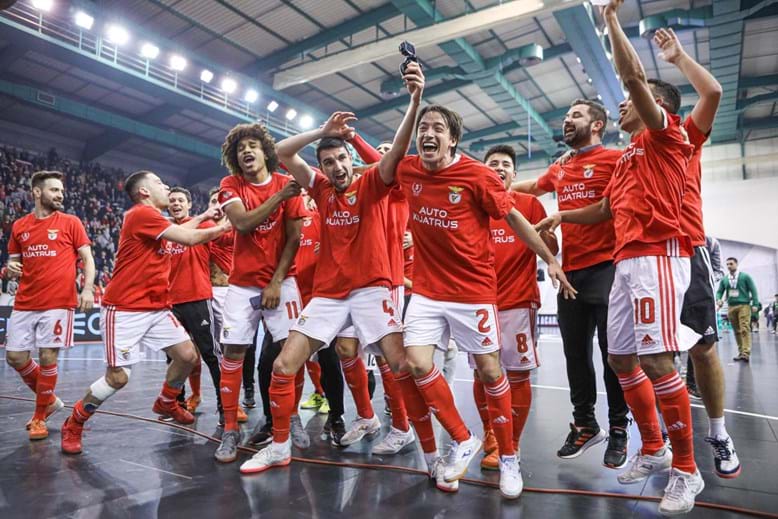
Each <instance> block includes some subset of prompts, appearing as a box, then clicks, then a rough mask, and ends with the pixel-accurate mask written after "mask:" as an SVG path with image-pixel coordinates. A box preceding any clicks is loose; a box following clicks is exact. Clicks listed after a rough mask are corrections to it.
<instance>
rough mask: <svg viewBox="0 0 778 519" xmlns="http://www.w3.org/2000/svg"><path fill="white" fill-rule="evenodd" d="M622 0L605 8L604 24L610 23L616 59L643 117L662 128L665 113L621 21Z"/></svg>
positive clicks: (612, 46) (651, 124)
mask: <svg viewBox="0 0 778 519" xmlns="http://www.w3.org/2000/svg"><path fill="white" fill-rule="evenodd" d="M623 3H624V0H611V2H610V4H608V5H606V6H605V7H604V8H603V9H602V13H603V18H605V24H606V25H607V26H608V39H610V42H611V51H612V52H613V62H614V64H615V65H616V72H618V74H619V76H620V77H621V81H622V82H623V83H624V86H625V87H626V88H627V90H628V91H629V95H630V98H631V99H632V104H633V106H634V107H635V110H636V111H637V113H638V115H639V116H640V119H641V120H642V121H643V123H644V124H645V125H646V126H647V127H648V128H650V129H652V130H659V129H662V128H664V125H665V121H664V114H663V113H662V109H661V108H660V107H659V105H658V104H657V103H656V101H655V99H654V94H653V93H652V92H651V88H650V87H649V86H648V81H647V80H646V71H645V70H644V69H643V65H642V64H641V63H640V58H639V57H638V53H637V52H635V48H634V47H633V46H632V44H631V43H630V41H629V38H627V35H626V34H625V33H624V29H622V28H621V24H620V23H619V16H618V10H619V8H620V7H621V5H622V4H623Z"/></svg>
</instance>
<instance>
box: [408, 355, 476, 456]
mask: <svg viewBox="0 0 778 519" xmlns="http://www.w3.org/2000/svg"><path fill="white" fill-rule="evenodd" d="M416 387H418V388H419V392H420V393H421V396H422V397H423V398H424V402H425V403H426V404H427V407H428V408H429V409H430V410H431V411H432V412H433V413H434V414H435V418H437V419H438V421H439V422H440V424H441V425H442V426H443V428H444V429H445V430H446V432H448V434H449V436H451V439H453V440H454V441H456V442H459V443H462V442H464V441H467V440H468V439H469V438H470V431H468V430H467V426H466V425H465V422H463V421H462V417H461V416H459V411H457V408H456V407H454V395H452V394H451V388H450V387H448V383H446V379H445V378H443V374H442V373H441V372H440V370H439V369H438V368H437V367H434V366H433V368H432V370H431V371H430V372H429V373H427V374H426V375H424V376H423V377H420V378H417V379H416Z"/></svg>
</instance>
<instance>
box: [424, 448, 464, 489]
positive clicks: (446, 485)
mask: <svg viewBox="0 0 778 519" xmlns="http://www.w3.org/2000/svg"><path fill="white" fill-rule="evenodd" d="M445 469H446V461H445V460H444V459H443V458H442V457H440V458H435V461H433V462H432V464H431V465H430V466H429V467H428V469H427V470H428V471H429V475H430V479H431V480H433V481H435V486H436V487H437V488H438V490H442V491H443V492H450V493H454V492H458V491H459V480H454V481H451V482H449V481H446V480H445V478H444V477H443V473H444V471H445Z"/></svg>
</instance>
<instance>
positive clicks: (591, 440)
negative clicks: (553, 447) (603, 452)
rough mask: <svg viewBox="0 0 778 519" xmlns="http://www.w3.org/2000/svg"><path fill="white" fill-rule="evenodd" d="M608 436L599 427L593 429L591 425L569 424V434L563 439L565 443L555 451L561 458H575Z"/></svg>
mask: <svg viewBox="0 0 778 519" xmlns="http://www.w3.org/2000/svg"><path fill="white" fill-rule="evenodd" d="M607 437H608V435H607V434H605V431H603V430H602V429H601V428H599V427H598V428H597V429H594V428H592V427H576V425H575V424H572V423H571V424H570V434H568V435H567V439H565V444H564V445H562V448H561V449H559V450H558V451H557V453H556V455H557V456H559V457H560V458H562V459H565V460H569V459H573V458H577V457H578V456H580V455H581V454H583V453H584V452H586V450H587V449H589V448H591V447H594V446H595V445H597V444H598V443H602V442H604V441H605V439H606V438H607Z"/></svg>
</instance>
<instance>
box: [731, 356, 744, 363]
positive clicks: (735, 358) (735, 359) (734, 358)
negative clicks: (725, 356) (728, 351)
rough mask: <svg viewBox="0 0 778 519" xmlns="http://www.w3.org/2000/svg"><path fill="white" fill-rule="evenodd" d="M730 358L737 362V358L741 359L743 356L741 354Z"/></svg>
mask: <svg viewBox="0 0 778 519" xmlns="http://www.w3.org/2000/svg"><path fill="white" fill-rule="evenodd" d="M732 360H734V361H735V362H737V361H739V360H743V356H742V355H738V356H737V357H732Z"/></svg>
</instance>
